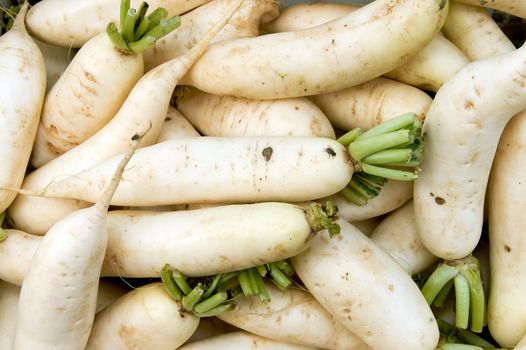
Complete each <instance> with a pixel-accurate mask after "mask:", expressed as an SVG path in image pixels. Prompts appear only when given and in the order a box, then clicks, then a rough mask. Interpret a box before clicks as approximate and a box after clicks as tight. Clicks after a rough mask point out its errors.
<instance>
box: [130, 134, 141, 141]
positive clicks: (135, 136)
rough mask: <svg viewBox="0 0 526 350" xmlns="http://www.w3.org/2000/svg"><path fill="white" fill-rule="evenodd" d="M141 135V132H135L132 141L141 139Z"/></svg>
mask: <svg viewBox="0 0 526 350" xmlns="http://www.w3.org/2000/svg"><path fill="white" fill-rule="evenodd" d="M139 137H140V136H139V134H135V135H133V136H132V138H131V140H132V141H137V140H138V139H139Z"/></svg>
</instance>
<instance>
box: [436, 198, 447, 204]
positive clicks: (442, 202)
mask: <svg viewBox="0 0 526 350" xmlns="http://www.w3.org/2000/svg"><path fill="white" fill-rule="evenodd" d="M435 203H436V204H438V205H444V204H446V200H445V199H444V198H442V197H436V198H435Z"/></svg>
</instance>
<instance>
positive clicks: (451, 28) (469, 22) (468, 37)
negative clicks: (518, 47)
mask: <svg viewBox="0 0 526 350" xmlns="http://www.w3.org/2000/svg"><path fill="white" fill-rule="evenodd" d="M442 31H443V32H444V35H445V36H446V37H447V38H448V39H449V40H451V42H453V43H454V44H455V45H456V46H457V47H458V48H459V49H460V50H462V51H463V52H464V53H465V54H466V56H467V57H469V59H470V60H472V61H476V60H480V59H482V58H486V57H491V56H495V55H498V54H501V53H504V52H511V51H514V50H515V46H513V44H512V42H511V41H510V39H508V37H507V36H506V35H505V34H504V33H503V32H502V30H501V29H500V28H499V26H498V24H497V23H495V21H494V20H493V19H492V18H491V15H490V14H489V13H488V11H487V10H486V9H483V8H481V7H475V6H470V5H464V4H461V3H458V2H455V1H453V2H451V4H450V5H449V14H448V17H447V20H446V23H444V27H442Z"/></svg>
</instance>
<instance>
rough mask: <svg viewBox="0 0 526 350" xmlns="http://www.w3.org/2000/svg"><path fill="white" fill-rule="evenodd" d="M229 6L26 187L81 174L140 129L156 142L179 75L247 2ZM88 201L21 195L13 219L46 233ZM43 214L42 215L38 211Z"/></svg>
mask: <svg viewBox="0 0 526 350" xmlns="http://www.w3.org/2000/svg"><path fill="white" fill-rule="evenodd" d="M241 3H242V1H241V0H240V1H238V2H237V3H236V6H234V7H233V8H231V9H229V11H228V13H225V14H224V15H225V16H224V17H223V18H221V19H220V20H218V22H217V23H216V25H215V26H214V27H213V28H212V29H211V30H210V31H209V32H207V34H206V35H205V36H204V37H203V39H202V40H201V41H199V42H198V43H197V44H196V45H195V46H194V47H193V48H192V49H191V50H190V51H188V52H187V53H186V54H185V55H183V56H181V57H178V58H175V59H173V60H172V61H169V62H166V63H165V64H163V65H161V66H158V67H156V68H155V69H153V70H151V71H150V72H148V74H145V75H144V76H143V77H142V78H141V79H140V80H139V81H138V82H137V84H136V85H135V86H134V88H133V89H132V91H131V92H130V94H129V95H128V97H127V99H126V101H124V103H123V105H122V106H121V108H120V109H119V111H118V112H117V114H116V115H115V116H114V117H113V119H112V120H111V121H110V122H109V123H108V124H107V125H106V126H105V127H104V128H102V129H101V130H99V131H98V132H97V133H96V134H95V135H93V136H92V137H90V138H89V139H87V140H86V141H84V142H83V143H82V144H80V145H78V146H77V147H75V148H73V149H71V150H69V151H68V152H66V153H64V154H62V155H61V156H59V157H57V158H55V159H54V160H52V161H51V162H49V163H47V164H46V165H44V166H42V167H40V168H39V169H37V170H36V171H34V172H32V173H31V174H29V175H28V176H26V178H25V180H24V183H23V188H26V189H40V188H41V187H42V186H46V185H47V184H49V182H50V181H53V180H55V179H56V178H57V177H60V176H63V175H65V174H75V173H77V172H79V171H82V170H84V169H86V168H89V167H91V166H93V165H94V164H97V163H98V162H101V161H102V160H104V159H106V158H108V157H111V156H113V155H116V154H119V153H122V152H125V151H126V149H127V147H128V139H129V135H130V134H133V133H134V132H136V130H137V129H138V128H147V127H149V128H150V130H149V132H148V134H147V135H145V136H144V138H143V139H142V140H141V147H142V146H147V145H151V144H153V143H155V142H156V140H157V138H158V137H159V133H160V131H161V129H162V125H163V122H164V119H165V118H166V113H167V110H168V106H169V103H170V99H171V96H172V93H173V90H174V88H175V86H176V85H177V84H178V83H179V79H180V78H181V77H182V76H183V75H184V74H185V72H186V71H187V70H188V69H189V68H190V66H191V65H192V64H193V63H194V62H195V60H197V59H198V58H199V56H200V55H201V54H202V53H203V51H204V50H205V49H206V47H207V46H208V44H209V42H210V40H212V38H213V37H214V36H215V34H216V33H217V32H218V31H219V30H221V28H223V26H224V25H225V24H226V23H227V22H228V20H229V18H230V17H231V16H232V15H233V14H234V13H235V12H236V11H237V9H238V8H239V6H241ZM86 206H88V204H87V203H84V202H80V201H72V200H58V199H55V200H51V199H49V198H47V199H46V198H36V197H34V198H28V197H26V198H21V197H19V198H18V199H17V200H15V201H14V202H13V204H12V205H11V206H10V207H9V211H8V214H9V218H10V222H11V224H12V225H13V226H14V227H16V228H18V229H21V230H24V231H26V232H30V233H33V234H39V235H43V234H45V233H46V231H47V230H48V229H49V228H50V227H51V226H52V225H53V224H54V223H55V222H57V221H58V220H60V219H61V218H63V217H64V216H66V215H67V214H69V213H71V212H73V211H75V210H77V209H79V208H84V207H86ZM36 213H38V214H36Z"/></svg>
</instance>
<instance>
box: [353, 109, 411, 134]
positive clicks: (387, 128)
mask: <svg viewBox="0 0 526 350" xmlns="http://www.w3.org/2000/svg"><path fill="white" fill-rule="evenodd" d="M415 121H416V114H415V113H412V112H411V113H405V114H402V115H399V116H398V117H395V118H392V119H389V120H387V121H385V122H383V123H382V124H380V125H377V126H375V127H374V128H371V129H369V130H367V131H366V132H365V133H363V134H362V135H361V136H360V139H365V138H369V137H374V136H379V135H384V134H388V133H390V132H393V131H396V130H400V129H403V128H406V127H408V126H410V125H411V124H413V123H414V122H415Z"/></svg>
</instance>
